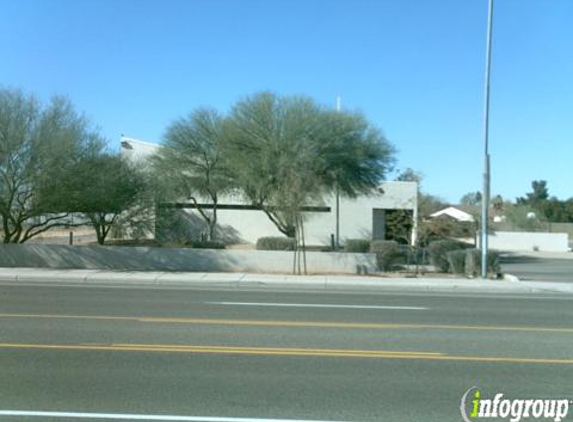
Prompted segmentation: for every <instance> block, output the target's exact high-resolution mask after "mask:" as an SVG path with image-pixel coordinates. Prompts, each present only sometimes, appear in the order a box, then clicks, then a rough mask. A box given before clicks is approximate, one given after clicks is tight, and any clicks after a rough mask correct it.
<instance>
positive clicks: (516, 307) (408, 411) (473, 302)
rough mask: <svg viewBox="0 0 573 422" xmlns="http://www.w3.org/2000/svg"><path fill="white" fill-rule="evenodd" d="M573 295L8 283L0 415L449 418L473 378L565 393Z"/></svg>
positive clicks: (492, 390)
mask: <svg viewBox="0 0 573 422" xmlns="http://www.w3.org/2000/svg"><path fill="white" fill-rule="evenodd" d="M572 299H573V297H570V296H562V297H553V296H491V295H484V296H478V295H460V296H454V295H446V296H444V295H441V296H440V295H422V294H400V293H368V294H357V293H352V294H351V293H345V294H342V293H324V292H323V293H310V292H306V293H296V292H279V291H265V292H253V291H237V290H233V291H223V290H217V291H209V290H192V289H181V288H178V289H168V288H162V289H156V288H117V287H116V288H114V287H107V288H101V287H56V286H50V287H48V286H44V287H40V286H16V285H7V284H4V285H0V324H1V325H0V327H1V328H0V379H1V380H2V384H1V386H0V415H3V414H4V416H0V421H40V420H41V421H62V420H101V419H95V418H94V417H93V416H94V414H95V413H97V414H100V415H99V416H100V417H103V416H107V417H109V418H110V419H117V420H119V416H118V414H122V415H127V416H126V418H127V419H124V420H136V418H137V417H139V416H141V415H163V416H170V417H171V419H169V418H167V417H164V418H163V419H156V420H195V421H207V420H211V421H219V422H223V421H225V420H224V419H213V418H221V417H228V418H263V419H272V420H277V419H299V420H311V419H312V420H321V421H328V420H337V421H392V422H402V421H416V422H417V421H439V422H448V421H460V420H461V416H460V410H459V408H460V401H461V398H462V396H463V394H464V392H466V391H467V390H468V389H469V388H470V387H472V386H478V387H479V388H480V389H481V391H482V397H493V396H494V395H495V394H496V393H504V395H505V396H506V397H511V398H563V397H567V398H570V399H571V398H573V382H572V381H573V301H572ZM571 407H572V408H573V405H572V406H571ZM15 411H23V412H31V411H36V412H43V413H39V414H37V415H36V416H24V415H16V414H15V413H14V412H15ZM10 412H12V413H10ZM45 412H72V413H73V414H68V415H65V414H64V415H60V416H69V418H63V417H51V414H50V413H45ZM570 413H571V416H570V417H569V419H567V420H572V418H573V410H571V412H570ZM102 414H104V415H102ZM175 416H178V417H181V418H180V419H176V418H174V417H175ZM141 417H142V418H145V417H148V418H150V416H141ZM197 417H203V418H197ZM209 417H211V419H209ZM193 418H195V419H193ZM139 420H151V419H139ZM488 420H496V419H488ZM506 420H508V419H506Z"/></svg>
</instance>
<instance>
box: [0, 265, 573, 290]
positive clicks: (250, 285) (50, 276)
mask: <svg viewBox="0 0 573 422" xmlns="http://www.w3.org/2000/svg"><path fill="white" fill-rule="evenodd" d="M0 281H2V282H9V283H41V284H65V283H78V284H80V285H94V286H99V285H102V286H105V285H119V286H121V285H141V286H179V287H181V286H187V287H210V288H237V289H239V288H244V289H260V290H266V289H293V290H301V291H304V290H321V291H344V290H354V291H376V290H379V291H385V290H386V291H417V292H442V293H447V292H460V293H492V294H494V293H518V294H519V293H524V294H527V293H566V294H573V283H551V282H519V280H518V279H517V277H515V276H510V277H509V278H508V279H507V280H485V281H484V280H481V279H472V280H469V279H455V278H385V277H371V276H339V275H312V276H293V275H280V274H251V273H201V272H197V273H187V272H186V273H176V272H149V271H148V272H134V271H102V270H55V269H43V268H0Z"/></svg>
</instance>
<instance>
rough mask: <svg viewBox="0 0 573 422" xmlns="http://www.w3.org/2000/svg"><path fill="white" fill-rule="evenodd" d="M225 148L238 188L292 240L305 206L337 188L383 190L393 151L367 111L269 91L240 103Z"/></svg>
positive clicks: (347, 192) (230, 122)
mask: <svg viewBox="0 0 573 422" xmlns="http://www.w3.org/2000/svg"><path fill="white" fill-rule="evenodd" d="M223 147H224V150H225V152H226V154H225V155H226V156H227V157H232V160H228V161H227V163H228V165H229V167H230V169H231V171H232V173H233V176H234V178H235V181H236V183H237V186H238V187H239V188H240V190H241V191H242V192H243V193H244V195H245V196H246V198H247V199H248V200H249V201H250V202H251V203H252V204H253V205H256V206H260V207H261V209H262V210H263V211H264V212H265V213H266V215H267V216H268V217H269V219H270V220H271V221H272V222H273V223H274V224H275V226H276V227H277V228H278V230H279V231H281V232H282V233H283V234H285V235H286V236H288V237H295V235H296V232H297V224H298V223H297V222H298V221H300V218H301V213H302V209H303V207H304V206H305V205H312V204H313V203H320V202H322V201H323V198H324V197H325V196H326V195H330V194H334V192H335V191H336V190H337V189H338V191H339V192H340V194H341V195H344V196H348V197H354V196H356V195H359V194H362V193H367V192H370V191H371V190H372V189H374V188H376V187H377V186H378V184H379V182H380V181H381V180H382V179H383V177H384V176H385V174H386V173H387V172H388V170H389V169H390V168H391V166H392V164H393V153H394V150H393V148H392V146H391V145H390V144H389V143H388V141H387V140H386V139H385V138H384V137H383V136H382V134H381V133H380V132H379V131H378V130H376V129H374V128H373V127H372V126H371V125H370V124H369V122H368V121H367V120H366V119H365V118H364V117H363V116H362V115H360V114H357V113H346V112H342V113H338V112H335V111H333V110H328V109H324V108H322V107H320V106H319V105H318V104H317V103H316V102H314V101H313V100H312V99H310V98H306V97H280V96H278V95H276V94H273V93H269V92H263V93H259V94H255V95H253V96H251V97H247V98H245V99H244V100H242V101H239V102H238V103H237V104H236V105H235V106H234V107H233V109H232V111H231V114H230V116H229V119H228V121H227V124H226V131H225V137H224V144H223Z"/></svg>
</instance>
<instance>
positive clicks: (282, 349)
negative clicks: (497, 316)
mask: <svg viewBox="0 0 573 422" xmlns="http://www.w3.org/2000/svg"><path fill="white" fill-rule="evenodd" d="M111 346H113V347H134V346H135V347H145V348H160V349H174V350H178V349H188V348H190V347H192V348H193V349H196V350H201V349H210V350H228V349H233V350H237V351H246V352H248V351H260V350H264V351H269V352H293V353H296V352H301V353H349V352H351V353H359V354H401V355H402V354H404V355H416V356H419V355H424V356H426V355H428V356H440V355H442V353H437V352H415V351H414V352H412V351H403V350H355V349H310V348H293V347H244V346H195V345H193V346H189V345H182V344H131V343H114V344H112V345H111Z"/></svg>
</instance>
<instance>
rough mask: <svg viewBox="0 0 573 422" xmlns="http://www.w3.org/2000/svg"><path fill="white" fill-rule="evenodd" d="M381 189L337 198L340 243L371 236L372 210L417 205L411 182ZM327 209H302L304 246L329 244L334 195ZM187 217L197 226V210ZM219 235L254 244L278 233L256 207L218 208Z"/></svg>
mask: <svg viewBox="0 0 573 422" xmlns="http://www.w3.org/2000/svg"><path fill="white" fill-rule="evenodd" d="M380 187H381V191H380V192H378V193H376V194H374V195H371V196H360V197H358V198H352V199H351V198H341V199H340V222H339V226H340V243H341V244H344V242H345V240H346V239H372V237H373V236H372V235H373V229H374V225H375V224H377V225H383V224H384V222H383V221H382V222H380V221H376V220H375V219H374V215H376V216H378V217H379V218H380V215H382V218H383V213H379V212H377V211H375V210H383V209H408V210H414V209H415V208H416V206H417V191H418V188H417V185H416V183H413V182H384V183H382V184H381V185H380ZM220 203H221V204H244V202H241V201H240V200H238V199H237V198H236V197H223V198H221V200H220ZM323 206H324V207H328V208H330V210H329V211H327V212H306V213H304V216H305V223H304V230H305V240H306V243H307V245H330V244H331V235H335V233H336V198H335V197H334V196H331V197H328V198H326V200H325V203H324V205H323ZM185 212H186V213H187V214H188V215H189V220H190V221H194V222H196V224H197V225H198V226H201V224H202V222H201V219H200V216H199V213H198V212H197V211H195V210H190V209H187V210H186V211H185ZM217 221H218V225H219V233H218V235H219V237H220V238H223V239H224V240H229V241H231V242H232V243H256V241H257V239H259V238H260V237H265V236H282V234H281V232H280V231H279V230H278V229H277V228H276V226H275V225H274V224H273V223H272V222H271V220H270V219H269V218H268V217H267V215H266V214H265V213H264V212H263V211H258V210H218V211H217ZM198 228H199V227H198Z"/></svg>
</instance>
